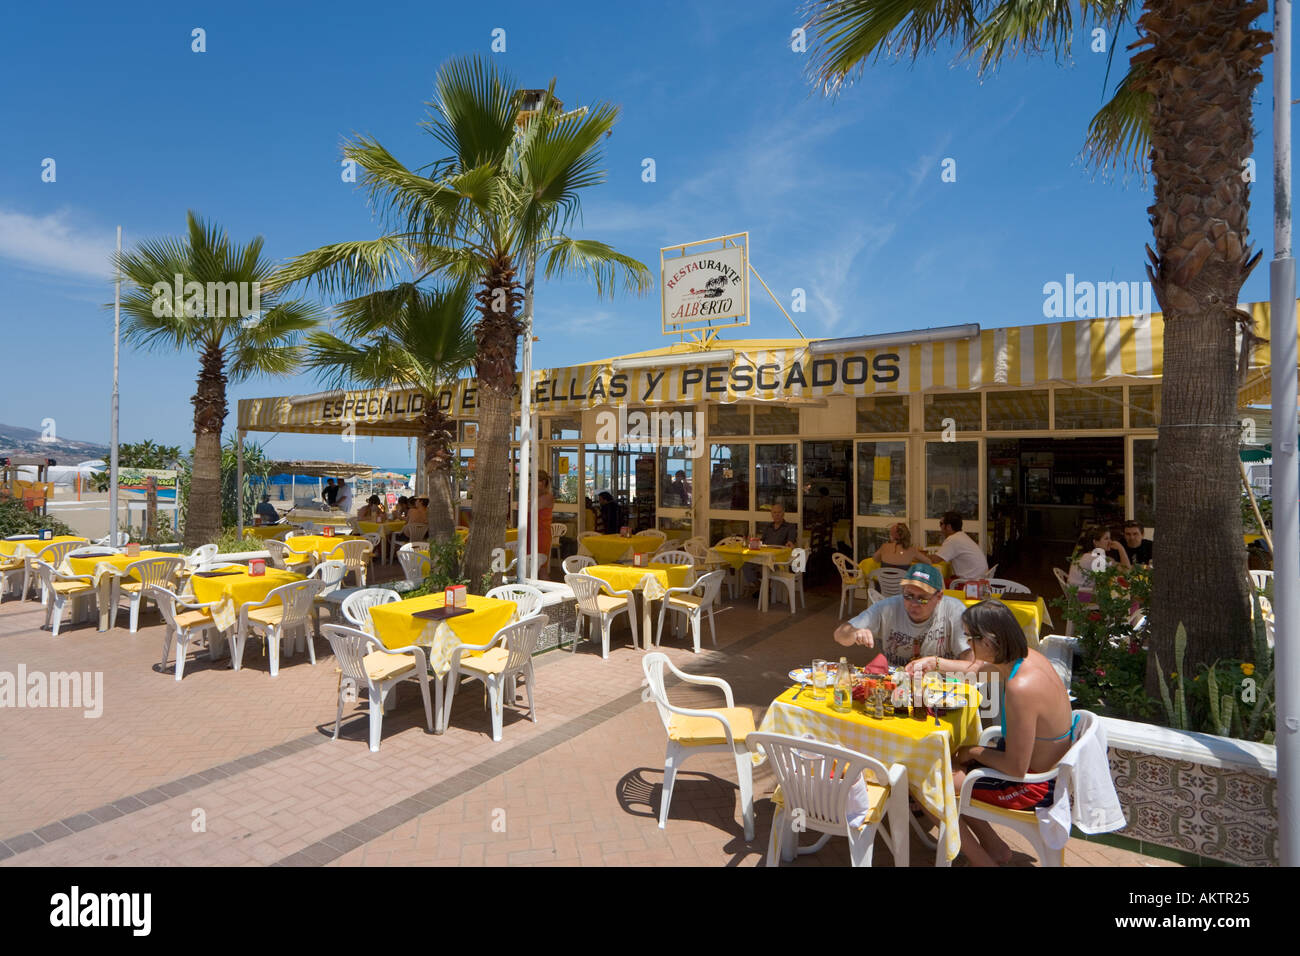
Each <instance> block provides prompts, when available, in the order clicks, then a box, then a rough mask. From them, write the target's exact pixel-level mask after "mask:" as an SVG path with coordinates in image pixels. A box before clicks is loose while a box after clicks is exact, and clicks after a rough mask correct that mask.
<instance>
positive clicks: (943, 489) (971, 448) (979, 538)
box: [918, 439, 988, 553]
mask: <svg viewBox="0 0 1300 956" xmlns="http://www.w3.org/2000/svg"><path fill="white" fill-rule="evenodd" d="M982 444H983V440H982V439H974V440H972V441H926V442H925V476H924V480H925V484H924V488H925V517H924V519H923V521H922V523H921V527H922V533H923V535H924V540H922V541H920V542H918V545H919V546H920V547H922V548H925V549H926V550H932V549H933V548H937V547H938V546H939V545H940V544H942V543H943V534H942V533H941V532H940V531H939V519H940V518H942V517H943V515H944V514H945V513H946V512H949V511H955V512H957V514H959V515H961V518H962V528H961V530H962V531H964V532H965V533H966V535H967V536H968V537H970V538H971V540H973V541H974V542H976V543H977V544H979V545H980V546H981V547H983V548H984V549H985V552H986V553H987V551H988V548H987V546H986V543H985V537H986V535H985V533H984V507H983V502H984V473H983V471H982V470H981V468H980V460H981V458H982V457H983V454H982V453H983V449H982V448H981V447H980V446H981V445H982Z"/></svg>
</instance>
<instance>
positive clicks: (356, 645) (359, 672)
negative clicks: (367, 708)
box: [320, 624, 384, 687]
mask: <svg viewBox="0 0 1300 956" xmlns="http://www.w3.org/2000/svg"><path fill="white" fill-rule="evenodd" d="M320 630H321V633H322V634H324V635H325V640H327V641H329V642H330V648H331V650H333V651H334V660H335V661H336V662H337V663H338V665H339V670H341V671H342V672H343V676H344V677H347V678H351V679H352V680H354V681H356V682H357V684H358V685H359V686H361V687H370V686H372V685H371V684H370V678H369V676H368V675H367V674H366V665H365V658H366V655H367V654H369V653H370V652H371V651H372V650H374V649H376V648H382V647H383V646H384V645H383V643H382V642H381V641H380V640H379V639H378V638H376V637H371V636H370V635H369V634H367V633H366V632H365V631H359V630H357V629H356V628H353V627H344V626H343V625H342V624H326V625H324V626H322V627H321V629H320Z"/></svg>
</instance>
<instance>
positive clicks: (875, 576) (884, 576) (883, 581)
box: [867, 568, 907, 597]
mask: <svg viewBox="0 0 1300 956" xmlns="http://www.w3.org/2000/svg"><path fill="white" fill-rule="evenodd" d="M906 575H907V571H906V570H904V569H903V568H876V569H875V570H874V571H872V572H871V573H870V574H868V575H867V583H868V584H869V585H871V586H873V587H875V588H876V590H878V591H879V592H880V593H881V594H882V595H884V596H885V597H893V596H894V595H895V594H898V593H899V592H900V590H901V589H902V584H903V578H904V577H905V576H906Z"/></svg>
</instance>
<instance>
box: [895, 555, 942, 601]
mask: <svg viewBox="0 0 1300 956" xmlns="http://www.w3.org/2000/svg"><path fill="white" fill-rule="evenodd" d="M899 584H900V585H903V584H914V585H916V586H917V587H918V588H920V589H921V590H922V591H924V592H925V593H926V594H934V593H935V592H937V591H942V590H943V575H942V574H940V573H939V569H938V568H936V567H934V566H933V565H930V564H921V563H920V562H918V563H916V564H914V565H912V566H911V567H910V568H908V569H907V573H906V574H904V575H903V580H902V581H900V582H899Z"/></svg>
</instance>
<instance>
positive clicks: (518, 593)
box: [484, 584, 543, 621]
mask: <svg viewBox="0 0 1300 956" xmlns="http://www.w3.org/2000/svg"><path fill="white" fill-rule="evenodd" d="M484 597H490V598H496V599H497V600H498V601H514V602H515V616H514V617H513V618H511V620H514V621H522V620H525V619H526V618H530V617H536V616H537V615H538V614H541V613H542V599H543V595H542V592H541V591H539V590H537V588H535V587H533V586H532V585H531V584H502V585H500V586H498V587H495V588H493V589H492V590H490V591H488V593H487V594H485V595H484Z"/></svg>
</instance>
